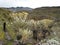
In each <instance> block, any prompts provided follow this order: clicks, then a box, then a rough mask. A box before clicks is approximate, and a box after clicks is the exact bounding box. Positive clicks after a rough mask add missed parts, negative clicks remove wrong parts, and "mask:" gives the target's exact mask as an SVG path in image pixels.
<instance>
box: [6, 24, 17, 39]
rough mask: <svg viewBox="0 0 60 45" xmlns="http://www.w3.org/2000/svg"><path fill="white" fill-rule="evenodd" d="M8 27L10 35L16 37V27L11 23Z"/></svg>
mask: <svg viewBox="0 0 60 45" xmlns="http://www.w3.org/2000/svg"><path fill="white" fill-rule="evenodd" d="M6 28H7V31H8V33H9V35H10V36H11V38H12V39H15V38H16V33H15V31H14V29H13V28H12V27H11V24H7V26H6Z"/></svg>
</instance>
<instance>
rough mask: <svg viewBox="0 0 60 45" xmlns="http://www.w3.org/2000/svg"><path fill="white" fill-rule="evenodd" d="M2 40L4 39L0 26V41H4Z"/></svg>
mask: <svg viewBox="0 0 60 45" xmlns="http://www.w3.org/2000/svg"><path fill="white" fill-rule="evenodd" d="M4 38H5V33H4V32H3V28H2V26H1V25H0V40H4Z"/></svg>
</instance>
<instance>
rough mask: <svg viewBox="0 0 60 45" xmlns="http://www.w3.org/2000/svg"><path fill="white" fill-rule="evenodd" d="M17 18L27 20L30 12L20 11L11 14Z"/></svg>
mask: <svg viewBox="0 0 60 45" xmlns="http://www.w3.org/2000/svg"><path fill="white" fill-rule="evenodd" d="M11 15H12V16H11V17H13V18H14V19H15V20H22V19H23V20H26V18H27V15H28V13H27V12H24V11H23V12H19V13H12V14H11Z"/></svg>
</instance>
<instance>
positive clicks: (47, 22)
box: [40, 19, 54, 27]
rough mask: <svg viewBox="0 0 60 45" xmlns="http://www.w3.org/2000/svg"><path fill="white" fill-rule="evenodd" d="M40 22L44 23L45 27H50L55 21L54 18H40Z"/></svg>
mask: <svg viewBox="0 0 60 45" xmlns="http://www.w3.org/2000/svg"><path fill="white" fill-rule="evenodd" d="M40 23H41V24H43V25H44V26H45V27H48V26H49V25H51V24H53V23H54V20H50V19H43V20H40Z"/></svg>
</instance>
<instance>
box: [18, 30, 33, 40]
mask: <svg viewBox="0 0 60 45" xmlns="http://www.w3.org/2000/svg"><path fill="white" fill-rule="evenodd" d="M19 34H20V35H22V39H21V40H22V41H27V40H29V38H31V37H32V31H31V30H29V29H20V30H19Z"/></svg>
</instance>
